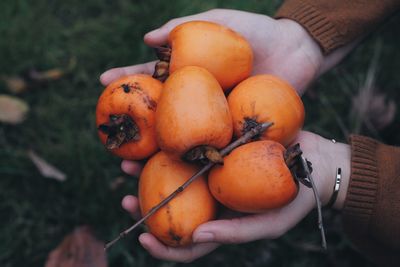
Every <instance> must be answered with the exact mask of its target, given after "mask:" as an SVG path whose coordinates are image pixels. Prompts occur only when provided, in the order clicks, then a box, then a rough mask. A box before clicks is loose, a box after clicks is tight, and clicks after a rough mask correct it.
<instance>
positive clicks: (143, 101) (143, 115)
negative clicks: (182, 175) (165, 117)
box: [96, 74, 162, 160]
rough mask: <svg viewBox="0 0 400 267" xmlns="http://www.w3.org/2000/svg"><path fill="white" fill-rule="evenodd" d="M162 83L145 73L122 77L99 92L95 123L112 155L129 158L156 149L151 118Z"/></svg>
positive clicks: (138, 156) (153, 115) (134, 157)
mask: <svg viewBox="0 0 400 267" xmlns="http://www.w3.org/2000/svg"><path fill="white" fill-rule="evenodd" d="M161 89H162V83H161V82H160V81H158V80H156V79H154V78H152V77H151V76H149V75H144V74H135V75H130V76H125V77H122V78H120V79H118V80H116V81H114V82H112V83H111V84H110V85H108V86H107V88H106V89H105V90H104V91H103V93H102V94H101V96H100V98H99V100H98V102H97V107H96V126H97V128H98V134H99V137H100V140H101V142H102V143H103V144H104V145H105V146H106V148H107V149H108V150H109V151H110V152H111V153H113V154H115V155H117V156H119V157H121V158H123V159H130V160H139V159H144V158H147V157H148V156H150V155H152V154H154V153H155V152H156V151H157V150H158V146H157V142H156V137H155V129H154V124H155V122H154V120H155V111H156V108H157V102H158V99H159V97H160V94H161V91H162V90H161Z"/></svg>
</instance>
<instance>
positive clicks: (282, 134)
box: [96, 21, 304, 246]
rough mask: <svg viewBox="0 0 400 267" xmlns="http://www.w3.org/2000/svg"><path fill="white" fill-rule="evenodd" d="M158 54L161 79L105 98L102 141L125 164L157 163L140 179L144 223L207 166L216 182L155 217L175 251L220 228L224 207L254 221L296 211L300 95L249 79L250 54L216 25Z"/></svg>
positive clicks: (178, 37) (173, 36)
mask: <svg viewBox="0 0 400 267" xmlns="http://www.w3.org/2000/svg"><path fill="white" fill-rule="evenodd" d="M157 52H158V57H159V59H160V61H159V62H158V63H157V65H156V68H155V72H154V74H153V77H151V76H149V75H143V74H136V75H131V76H126V77H123V78H121V79H118V80H117V81H115V82H113V83H111V84H110V85H109V86H108V87H107V88H106V89H105V90H104V92H103V93H102V95H101V96H100V98H99V101H98V105H97V110H96V117H97V118H96V125H97V127H98V133H99V136H100V139H101V141H102V142H103V144H105V146H106V148H107V149H108V150H109V151H111V152H112V153H114V154H115V155H117V156H119V157H121V158H124V159H130V160H142V159H148V161H147V163H146V164H145V166H144V169H143V171H142V174H141V176H140V178H139V201H140V207H141V212H142V215H145V214H147V213H148V212H150V211H151V210H152V208H154V207H155V206H156V205H157V204H159V203H160V202H161V201H163V200H164V199H165V198H166V197H168V196H169V195H170V194H171V193H173V192H174V191H175V190H177V189H178V188H179V187H180V186H181V185H182V184H183V183H184V182H186V181H187V180H188V179H189V178H190V177H191V176H192V175H193V174H195V173H196V172H197V171H198V170H199V169H200V168H201V166H202V165H203V166H204V165H205V164H215V166H214V167H213V168H212V169H211V171H210V172H209V174H208V181H207V175H203V176H201V177H199V178H198V179H197V180H195V181H194V182H193V183H192V184H190V185H189V186H188V187H187V188H186V189H185V190H184V191H183V192H181V193H180V194H178V195H177V196H175V197H174V198H173V199H172V200H171V201H170V202H168V203H167V204H166V205H165V206H163V207H162V208H161V209H160V210H158V211H157V212H155V213H154V214H153V215H152V216H151V217H149V218H148V219H147V221H146V224H147V226H148V229H149V231H150V232H151V233H152V234H154V235H155V236H156V237H157V238H159V239H160V240H161V241H162V242H164V243H165V244H167V245H170V246H184V245H188V244H190V243H191V236H192V233H193V231H194V230H195V229H196V228H197V227H198V226H199V225H200V224H202V223H204V222H206V221H209V220H212V219H214V218H215V216H216V206H217V205H216V200H218V201H219V202H220V203H222V204H223V205H224V206H226V207H228V208H230V209H233V210H237V211H241V212H250V213H258V212H264V211H266V210H269V209H274V208H278V207H282V206H283V205H286V204H287V203H289V202H290V201H292V200H293V199H294V198H295V197H296V195H297V191H298V185H297V183H296V182H295V180H294V179H293V176H292V173H291V170H290V168H289V167H290V166H289V167H288V162H287V155H286V154H287V153H286V149H285V146H287V145H289V144H290V142H292V141H293V139H294V138H295V136H296V134H297V132H298V131H299V129H301V127H302V125H303V121H304V108H303V104H302V101H301V99H300V97H299V96H298V95H297V94H296V92H295V90H294V89H293V88H292V87H291V86H290V85H289V84H288V83H286V82H285V81H283V80H281V79H279V78H278V77H274V76H271V75H257V76H253V77H250V74H251V71H252V65H253V53H252V50H251V46H250V44H249V43H248V42H247V41H246V39H245V38H243V37H242V36H240V35H239V34H238V33H236V32H234V31H232V30H230V29H228V28H226V27H224V26H222V25H218V24H216V23H211V22H205V21H192V22H187V23H184V24H181V25H179V26H177V27H176V28H175V29H173V30H172V31H171V32H170V34H169V38H168V46H167V47H160V48H158V49H157ZM159 80H161V81H162V82H160V81H159ZM230 90H231V92H230V93H229V91H230ZM228 93H229V94H228ZM227 95H228V96H227ZM267 122H270V123H273V124H272V126H271V127H269V128H268V129H267V130H266V131H265V132H263V133H262V134H260V135H258V136H256V138H255V139H253V140H249V141H250V142H249V143H247V144H244V145H242V146H239V147H238V148H236V149H234V150H233V151H231V152H230V153H229V154H228V155H226V156H225V154H226V153H225V154H224V155H222V154H221V153H220V151H221V149H223V148H225V147H226V146H228V145H229V144H230V143H231V142H232V141H234V140H236V139H238V138H241V136H242V135H245V134H246V133H247V132H249V131H252V129H254V127H257V126H259V125H261V124H263V123H267ZM159 150H161V151H159ZM157 151H159V152H157ZM224 156H225V157H224ZM215 199H216V200H215Z"/></svg>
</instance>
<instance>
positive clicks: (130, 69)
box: [100, 61, 157, 86]
mask: <svg viewBox="0 0 400 267" xmlns="http://www.w3.org/2000/svg"><path fill="white" fill-rule="evenodd" d="M156 62H157V61H152V62H147V63H144V64H138V65H134V66H127V67H120V68H113V69H110V70H107V71H106V72H104V73H103V74H101V75H100V82H101V83H102V84H103V85H104V86H107V85H109V84H110V83H111V82H113V81H114V80H116V79H118V78H120V77H122V76H126V75H130V74H136V73H141V74H149V75H151V74H153V72H154V66H155V64H156Z"/></svg>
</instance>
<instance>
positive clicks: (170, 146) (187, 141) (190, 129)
mask: <svg viewBox="0 0 400 267" xmlns="http://www.w3.org/2000/svg"><path fill="white" fill-rule="evenodd" d="M156 132H157V141H158V144H159V146H160V148H161V150H163V151H166V152H167V153H168V154H170V155H171V156H173V157H180V156H182V155H183V154H184V153H186V152H187V151H188V150H190V149H191V148H194V147H196V146H199V145H209V146H213V147H215V148H218V149H219V148H223V147H225V146H226V145H227V144H228V143H229V142H230V140H231V138H232V132H233V127H232V117H231V115H230V112H229V108H228V103H227V100H226V98H225V95H224V93H223V91H222V90H221V87H220V85H219V84H218V82H217V80H216V79H215V78H214V77H213V76H212V75H211V73H209V72H208V71H207V70H206V69H204V68H201V67H196V66H187V67H183V68H181V69H179V70H177V71H175V72H174V73H172V74H171V75H170V76H169V77H168V79H167V80H166V81H165V83H164V88H163V92H162V94H161V97H160V100H159V103H158V108H157V111H156Z"/></svg>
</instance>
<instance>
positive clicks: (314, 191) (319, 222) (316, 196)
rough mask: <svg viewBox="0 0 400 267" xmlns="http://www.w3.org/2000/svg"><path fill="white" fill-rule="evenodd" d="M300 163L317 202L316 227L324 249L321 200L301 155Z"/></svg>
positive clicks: (324, 239) (325, 247)
mask: <svg viewBox="0 0 400 267" xmlns="http://www.w3.org/2000/svg"><path fill="white" fill-rule="evenodd" d="M300 159H301V164H302V165H303V168H304V170H305V172H306V174H307V178H308V180H309V181H310V182H311V188H312V190H313V193H314V198H315V202H316V203H317V211H318V228H319V230H320V231H321V245H322V248H323V249H324V250H327V245H326V238H325V230H324V223H323V221H322V208H321V200H320V198H319V195H318V191H317V187H316V186H315V183H314V179H313V178H312V175H311V171H310V168H309V167H308V164H307V160H306V159H305V158H304V157H303V156H301V157H300Z"/></svg>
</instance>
